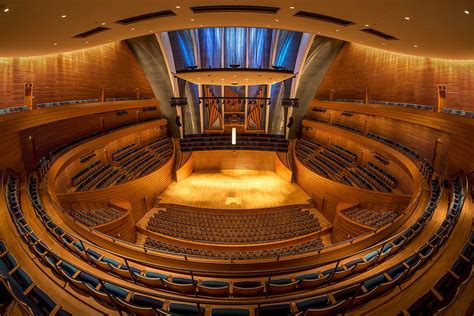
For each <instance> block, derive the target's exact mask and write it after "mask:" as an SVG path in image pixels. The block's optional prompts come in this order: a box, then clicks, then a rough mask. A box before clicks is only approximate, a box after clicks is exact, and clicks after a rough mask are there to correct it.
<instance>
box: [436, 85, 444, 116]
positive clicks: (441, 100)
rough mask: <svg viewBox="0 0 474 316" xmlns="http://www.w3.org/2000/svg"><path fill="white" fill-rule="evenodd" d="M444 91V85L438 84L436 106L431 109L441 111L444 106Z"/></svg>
mask: <svg viewBox="0 0 474 316" xmlns="http://www.w3.org/2000/svg"><path fill="white" fill-rule="evenodd" d="M446 93H447V91H446V86H438V106H437V107H436V108H434V109H433V110H434V111H435V112H439V113H440V112H443V109H444V108H445V107H446V105H447V104H446Z"/></svg>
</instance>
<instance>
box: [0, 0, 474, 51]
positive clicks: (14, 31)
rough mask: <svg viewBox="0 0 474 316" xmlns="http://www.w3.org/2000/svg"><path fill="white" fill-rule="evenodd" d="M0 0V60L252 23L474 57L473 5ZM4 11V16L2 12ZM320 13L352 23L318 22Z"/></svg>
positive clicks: (430, 1)
mask: <svg viewBox="0 0 474 316" xmlns="http://www.w3.org/2000/svg"><path fill="white" fill-rule="evenodd" d="M0 1H1V3H0V7H3V6H2V5H5V6H4V7H3V9H2V10H0V29H1V30H2V31H1V32H0V56H3V57H12V56H38V55H45V54H56V53H64V52H70V51H75V50H81V49H85V48H89V47H93V46H99V45H102V44H105V43H109V42H113V41H118V40H123V39H127V38H131V37H136V36H140V35H145V34H151V33H158V32H162V31H169V30H177V29H187V28H198V27H214V26H219V27H220V26H256V27H269V28H277V29H290V30H297V31H303V32H308V33H313V34H316V35H324V36H328V37H334V38H339V39H343V40H346V41H351V42H354V43H359V44H363V45H367V46H371V47H376V48H381V49H385V50H388V51H392V52H398V53H403V54H409V55H418V56H426V57H437V58H444V59H474V40H473V38H474V2H473V1H472V0H416V1H414V0H383V1H380V0H357V1H356V0H318V1H314V0H289V1H282V0H279V1H278V0H273V1H272V0H240V1H238V2H235V1H222V0H214V1H199V0H177V1H172V2H169V1H156V0H136V1H130V0H101V1H97V0H68V1H64V0H48V1H37V0H3V1H2V0H0ZM210 5H212V6H216V5H253V6H266V7H273V8H275V9H276V10H275V9H273V11H272V10H268V11H269V12H266V13H251V12H245V13H242V12H240V13H239V12H215V13H195V12H197V11H196V10H194V11H193V10H192V9H191V7H196V6H210ZM178 6H179V8H178ZM6 8H8V12H4V9H6ZM161 11H164V13H163V14H162V16H163V17H160V18H156V19H149V20H144V21H141V22H137V23H128V22H129V21H127V20H125V22H122V23H116V22H117V21H119V20H123V19H127V18H130V17H133V16H139V15H143V14H148V13H154V12H161ZM169 11H172V12H169ZM201 11H202V10H201ZM301 11H303V12H306V13H305V14H301V13H300V15H306V17H301V16H300V17H298V16H295V14H297V13H298V12H301ZM465 11H469V14H466V13H465ZM275 12H276V13H275ZM308 13H309V14H308ZM314 14H317V15H314ZM308 15H309V16H308ZM318 15H319V16H318ZM321 15H323V16H330V17H334V18H337V19H342V20H345V21H348V22H350V23H341V24H335V23H330V22H327V21H322V20H321ZM63 16H65V17H63ZM405 17H407V18H409V19H405ZM366 25H368V26H366ZM98 27H104V28H109V29H106V30H105V31H102V32H98V33H96V34H94V35H92V36H90V37H85V38H74V36H76V35H78V34H80V33H84V32H87V31H89V30H92V29H95V28H98ZM366 28H372V29H374V30H376V31H377V32H381V33H384V34H387V35H390V36H393V37H395V38H397V39H393V40H385V39H383V38H381V37H379V36H376V35H374V34H373V33H372V34H370V33H367V32H362V31H361V30H362V29H366Z"/></svg>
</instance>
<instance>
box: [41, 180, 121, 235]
mask: <svg viewBox="0 0 474 316" xmlns="http://www.w3.org/2000/svg"><path fill="white" fill-rule="evenodd" d="M33 181H34V180H33ZM68 213H69V215H70V216H71V217H72V218H74V219H75V220H78V221H79V222H81V223H82V224H84V225H86V226H89V227H95V226H98V225H102V224H105V223H108V222H111V221H113V220H116V219H118V218H120V217H122V216H123V215H124V214H125V211H124V210H120V209H118V208H115V207H110V206H109V207H103V208H97V209H88V210H84V209H71V210H68Z"/></svg>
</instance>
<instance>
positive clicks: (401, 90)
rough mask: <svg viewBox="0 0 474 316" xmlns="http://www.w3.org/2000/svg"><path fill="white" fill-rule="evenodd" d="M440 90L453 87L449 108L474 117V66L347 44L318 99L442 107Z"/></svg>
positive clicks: (456, 61) (448, 97)
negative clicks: (332, 95) (332, 97)
mask: <svg viewBox="0 0 474 316" xmlns="http://www.w3.org/2000/svg"><path fill="white" fill-rule="evenodd" d="M438 85H444V86H446V87H447V107H449V108H455V109H462V110H466V111H474V61H472V60H444V59H435V58H424V57H416V56H409V55H401V54H396V53H391V52H388V51H385V50H380V49H374V48H369V47H367V46H362V45H358V44H354V43H346V44H345V46H344V47H343V48H342V50H341V51H340V52H339V54H338V56H337V57H336V59H335V61H334V63H333V64H332V65H331V67H330V68H329V70H328V72H327V73H326V76H325V78H324V80H323V81H322V83H321V85H320V87H319V89H318V92H317V93H316V97H317V98H329V91H330V90H331V89H334V90H335V98H343V99H359V100H364V99H365V91H366V88H368V89H369V90H370V99H371V100H380V101H394V102H404V103H415V104H425V105H432V106H436V105H437V103H438V100H437V93H438Z"/></svg>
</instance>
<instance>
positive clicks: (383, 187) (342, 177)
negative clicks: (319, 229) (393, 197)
mask: <svg viewBox="0 0 474 316" xmlns="http://www.w3.org/2000/svg"><path fill="white" fill-rule="evenodd" d="M295 153H296V156H297V157H298V159H299V160H300V161H301V162H302V163H303V164H305V165H306V166H307V167H309V168H310V169H312V170H313V171H315V172H316V173H318V174H321V175H323V176H324V177H328V178H330V179H331V180H334V181H338V182H341V183H343V184H346V185H357V186H358V187H360V188H362V189H366V190H378V191H381V192H392V188H394V187H396V181H393V180H392V179H390V178H389V177H387V176H386V175H385V174H384V173H381V172H380V171H379V169H380V170H382V169H381V168H380V167H377V168H378V169H374V168H373V167H372V169H373V170H377V171H376V172H372V171H371V170H369V169H368V168H369V167H367V168H366V167H363V166H360V165H356V159H357V155H356V154H354V153H353V152H351V151H349V150H347V149H346V148H344V147H342V146H339V145H332V146H329V147H323V146H322V145H321V144H317V143H316V142H314V141H311V140H309V139H305V138H301V139H299V140H298V141H297V142H296V146H295ZM372 166H375V165H373V164H372Z"/></svg>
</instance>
